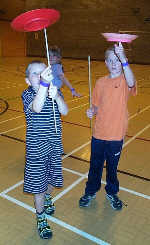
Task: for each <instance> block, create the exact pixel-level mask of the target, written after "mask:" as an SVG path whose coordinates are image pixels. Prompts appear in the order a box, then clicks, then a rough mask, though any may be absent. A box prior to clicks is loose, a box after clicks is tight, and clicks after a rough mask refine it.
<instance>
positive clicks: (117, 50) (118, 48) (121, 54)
mask: <svg viewBox="0 0 150 245" xmlns="http://www.w3.org/2000/svg"><path fill="white" fill-rule="evenodd" d="M114 46H115V54H116V55H117V56H118V58H119V60H120V61H121V63H125V62H126V61H127V58H126V55H125V52H124V48H123V46H122V43H121V42H119V45H117V44H115V45H114Z"/></svg>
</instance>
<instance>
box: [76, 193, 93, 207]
mask: <svg viewBox="0 0 150 245" xmlns="http://www.w3.org/2000/svg"><path fill="white" fill-rule="evenodd" d="M95 198H96V193H94V194H93V195H86V194H85V195H84V196H82V197H81V198H80V200H79V206H80V207H88V206H89V205H90V203H91V201H92V200H93V199H95Z"/></svg>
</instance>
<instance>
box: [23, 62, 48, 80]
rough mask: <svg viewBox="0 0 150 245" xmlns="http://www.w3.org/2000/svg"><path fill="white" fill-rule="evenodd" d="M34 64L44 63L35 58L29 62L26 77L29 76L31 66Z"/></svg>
mask: <svg viewBox="0 0 150 245" xmlns="http://www.w3.org/2000/svg"><path fill="white" fill-rule="evenodd" d="M33 64H44V63H43V62H42V61H40V60H33V61H32V62H31V63H30V64H28V66H27V68H26V71H25V75H26V77H29V73H30V68H31V65H33Z"/></svg>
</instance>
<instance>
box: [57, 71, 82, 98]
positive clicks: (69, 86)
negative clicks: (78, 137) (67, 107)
mask: <svg viewBox="0 0 150 245" xmlns="http://www.w3.org/2000/svg"><path fill="white" fill-rule="evenodd" d="M60 79H61V80H62V82H63V83H64V84H65V85H66V86H67V87H68V88H69V89H70V91H71V93H72V96H76V97H81V94H78V93H77V92H76V90H75V89H74V88H73V87H72V85H71V83H70V82H69V81H68V79H67V78H66V77H65V76H64V75H63V74H61V75H60Z"/></svg>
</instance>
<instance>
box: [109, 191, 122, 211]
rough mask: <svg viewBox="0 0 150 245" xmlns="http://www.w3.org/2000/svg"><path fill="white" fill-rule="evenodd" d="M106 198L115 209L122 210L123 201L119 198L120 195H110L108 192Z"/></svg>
mask: <svg viewBox="0 0 150 245" xmlns="http://www.w3.org/2000/svg"><path fill="white" fill-rule="evenodd" d="M106 198H107V199H108V200H109V201H110V205H111V207H112V208H113V209H115V210H121V209H122V201H121V200H120V199H119V198H118V196H117V195H116V194H115V195H108V194H106Z"/></svg>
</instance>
